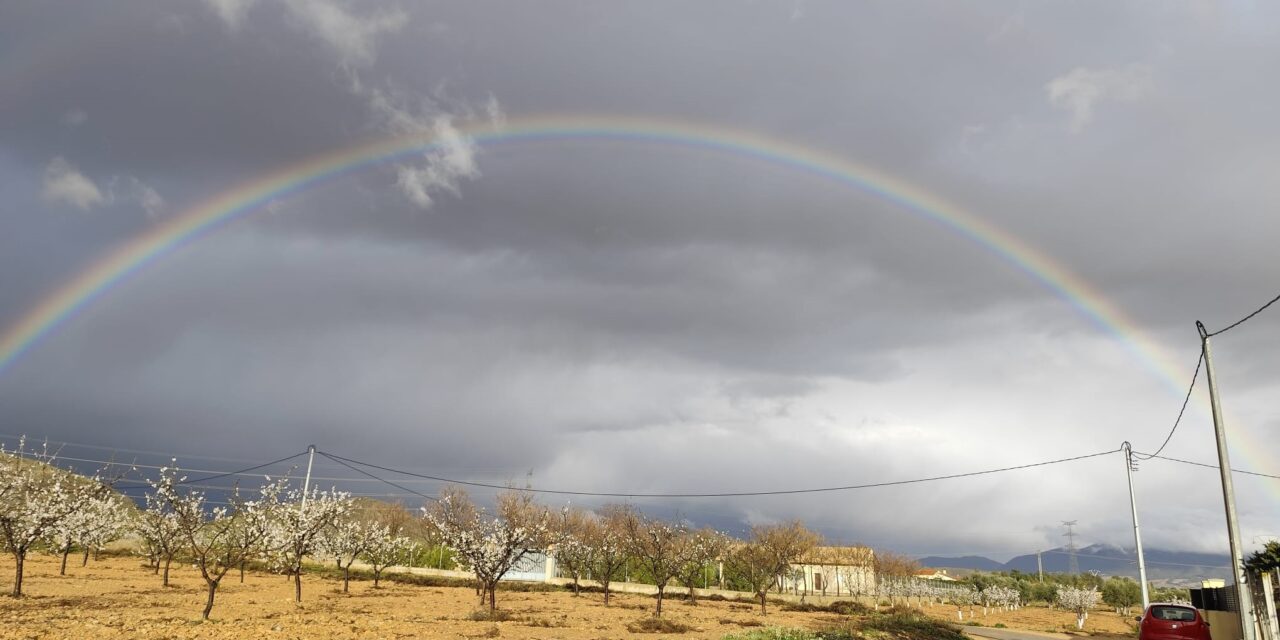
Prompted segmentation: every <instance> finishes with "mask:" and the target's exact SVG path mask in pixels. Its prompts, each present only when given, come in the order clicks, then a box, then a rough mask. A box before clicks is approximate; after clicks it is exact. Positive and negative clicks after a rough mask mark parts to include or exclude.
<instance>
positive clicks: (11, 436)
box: [0, 433, 252, 466]
mask: <svg viewBox="0 0 1280 640" xmlns="http://www.w3.org/2000/svg"><path fill="white" fill-rule="evenodd" d="M26 438H27V436H25V435H18V434H12V433H0V439H8V440H22V439H26ZM41 442H49V443H51V444H58V445H60V446H59V449H61V448H62V447H74V448H77V449H97V450H99V451H111V452H117V451H119V452H122V453H137V454H141V455H146V456H160V457H162V458H197V459H199V460H212V461H214V462H252V461H251V460H246V459H244V458H221V457H217V456H204V455H198V454H194V453H165V452H163V451H148V450H145V449H126V448H124V447H107V446H103V445H98V444H88V443H85V442H71V441H69V440H49V439H47V438H46V439H44V440H41ZM133 466H139V465H133Z"/></svg>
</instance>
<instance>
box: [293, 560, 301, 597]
mask: <svg viewBox="0 0 1280 640" xmlns="http://www.w3.org/2000/svg"><path fill="white" fill-rule="evenodd" d="M293 601H294V602H302V567H298V568H296V569H294V571H293Z"/></svg>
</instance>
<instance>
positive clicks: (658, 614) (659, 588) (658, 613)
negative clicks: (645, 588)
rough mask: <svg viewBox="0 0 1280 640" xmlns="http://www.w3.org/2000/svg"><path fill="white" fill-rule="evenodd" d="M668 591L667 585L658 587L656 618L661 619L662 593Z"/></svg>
mask: <svg viewBox="0 0 1280 640" xmlns="http://www.w3.org/2000/svg"><path fill="white" fill-rule="evenodd" d="M666 590H667V585H665V584H660V585H658V608H657V609H655V610H654V612H653V615H655V616H659V617H661V616H662V592H664V591H666Z"/></svg>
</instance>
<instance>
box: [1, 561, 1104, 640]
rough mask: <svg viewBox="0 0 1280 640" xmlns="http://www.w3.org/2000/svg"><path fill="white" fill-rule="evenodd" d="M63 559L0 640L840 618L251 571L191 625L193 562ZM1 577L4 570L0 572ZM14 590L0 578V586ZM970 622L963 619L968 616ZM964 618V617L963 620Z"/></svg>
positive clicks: (601, 633) (550, 631)
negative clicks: (162, 567) (485, 603)
mask: <svg viewBox="0 0 1280 640" xmlns="http://www.w3.org/2000/svg"><path fill="white" fill-rule="evenodd" d="M78 565H79V563H78V562H72V566H70V567H68V574H69V575H67V576H65V577H63V576H58V575H57V572H58V565H57V561H56V559H55V558H52V557H49V556H42V555H34V556H32V557H30V558H29V559H28V560H27V577H26V581H25V590H26V592H27V597H25V598H23V599H21V600H13V599H10V598H6V597H0V638H76V639H80V638H95V639H97V638H102V639H116V638H121V639H122V638H166V639H169V638H172V639H179V638H234V639H236V640H243V639H244V638H281V639H284V638H495V637H496V638H539V639H551V638H559V639H565V640H597V639H613V638H658V637H679V638H689V639H695V638H696V639H704V638H705V639H712V638H714V639H719V638H722V637H723V636H724V635H726V634H729V633H735V632H739V631H743V630H747V629H749V628H751V627H755V626H759V624H760V623H763V624H764V625H765V626H770V627H772V626H782V627H802V628H810V629H819V628H822V627H826V626H830V625H834V624H838V623H839V622H841V621H842V620H844V618H842V617H841V616H837V615H835V614H828V613H798V612H788V611H782V610H781V607H776V606H771V607H770V612H769V615H768V616H766V617H764V618H761V616H760V614H759V612H758V608H757V607H756V606H755V605H750V604H747V603H737V602H710V601H703V602H700V603H699V605H698V606H696V607H695V606H689V605H688V604H685V603H684V602H683V601H682V600H667V602H666V604H665V605H664V607H663V608H664V612H663V617H664V618H668V619H670V620H674V621H678V622H682V623H685V624H687V625H690V626H692V627H694V630H693V631H690V632H688V633H684V634H679V635H667V636H663V635H657V634H639V633H636V634H633V633H631V632H629V631H628V630H627V625H628V624H629V623H634V622H637V621H639V620H641V619H644V618H647V617H649V616H650V615H651V614H652V611H653V606H654V599H653V598H651V597H644V596H638V595H627V594H619V595H615V596H614V598H613V605H612V606H610V607H608V608H606V607H605V606H604V604H603V602H602V599H601V596H600V594H584V595H583V596H582V597H580V598H575V597H573V596H572V595H571V594H570V593H568V592H550V593H543V592H534V593H516V592H505V591H499V593H498V606H499V608H500V609H503V610H505V611H507V612H509V613H511V614H512V619H511V620H510V621H506V622H496V623H495V622H476V621H472V620H469V619H468V616H469V615H470V614H471V612H472V611H474V610H475V609H476V608H477V599H476V597H475V595H474V592H473V591H472V590H470V589H463V588H453V587H423V586H414V585H402V584H397V583H394V582H384V583H383V586H382V588H380V589H376V590H375V589H373V587H372V583H371V582H363V581H361V582H356V581H353V582H352V583H351V593H350V594H349V595H344V594H342V593H341V588H342V583H341V582H340V581H337V580H331V579H325V578H322V577H319V576H314V575H312V576H304V577H303V585H302V589H303V602H302V604H301V605H296V604H295V603H294V602H293V583H292V582H290V581H288V580H286V578H285V577H284V576H278V575H272V574H254V573H251V574H249V575H248V576H247V577H246V579H245V583H244V584H243V585H242V584H240V583H239V580H238V577H237V575H236V574H235V573H234V572H233V573H231V574H229V575H228V576H227V578H226V579H224V581H223V584H222V586H221V588H220V589H219V590H218V598H217V602H216V603H215V605H214V609H213V615H212V619H211V620H210V621H209V622H201V621H200V610H201V609H202V608H203V606H204V597H205V591H204V581H203V580H202V579H201V578H200V575H199V574H198V573H197V572H196V571H195V570H194V569H193V568H192V567H190V566H174V567H173V570H172V574H171V578H170V582H171V584H172V586H171V587H169V588H167V589H166V588H163V587H161V586H160V577H159V576H157V575H153V574H152V573H151V570H149V569H147V568H146V567H144V566H143V565H142V562H141V561H140V560H138V559H136V558H104V559H102V560H101V561H90V563H89V566H88V567H84V568H82V567H80V566H78ZM5 570H6V573H4V574H0V575H5V576H6V577H8V576H9V574H11V572H12V565H11V564H9V565H7V566H6V569H5ZM10 584H11V583H10V582H8V580H4V581H3V588H4V589H5V590H7V589H8V588H9V585H10ZM978 611H979V615H978V617H977V618H976V622H977V623H980V624H982V625H984V626H988V627H990V626H995V625H996V624H997V623H1003V624H1005V625H1007V626H1008V627H1009V628H1022V629H1029V630H1033V631H1058V632H1061V631H1065V630H1067V629H1074V617H1073V616H1072V614H1070V613H1066V612H1063V611H1051V610H1049V609H1044V608H1030V609H1023V610H1021V611H1012V612H994V611H993V612H991V613H989V614H988V615H986V616H982V615H981V610H980V609H979V610H978ZM925 612H926V613H929V614H930V615H932V616H934V617H937V618H939V619H946V620H949V621H955V608H954V607H949V606H941V605H939V606H934V607H926V608H925ZM966 618H967V616H966ZM965 622H966V623H968V622H969V620H968V619H966V621H965ZM1085 630H1086V631H1087V632H1093V633H1111V634H1125V633H1128V632H1129V627H1128V626H1127V623H1125V622H1124V620H1123V618H1122V617H1121V616H1119V615H1117V614H1114V613H1109V612H1102V611H1098V612H1095V613H1093V614H1091V615H1090V617H1089V622H1088V623H1087V624H1086V625H1085Z"/></svg>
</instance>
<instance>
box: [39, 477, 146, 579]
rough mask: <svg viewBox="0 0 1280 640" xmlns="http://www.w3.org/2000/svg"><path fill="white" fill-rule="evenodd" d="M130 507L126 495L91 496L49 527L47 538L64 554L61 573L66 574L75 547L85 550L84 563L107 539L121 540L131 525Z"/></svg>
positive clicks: (107, 541) (106, 494)
mask: <svg viewBox="0 0 1280 640" xmlns="http://www.w3.org/2000/svg"><path fill="white" fill-rule="evenodd" d="M127 514H128V509H127V508H126V507H125V505H124V504H123V498H121V497H120V496H119V495H117V494H115V493H110V492H108V493H105V494H103V495H100V496H91V497H89V498H88V499H86V500H85V501H84V503H83V504H82V505H81V507H80V508H79V509H77V510H76V511H74V512H72V513H71V514H69V515H68V516H67V517H66V518H63V519H62V520H61V521H60V522H58V523H57V524H56V525H54V526H53V528H52V529H51V530H50V532H49V534H48V537H47V540H48V543H49V545H50V547H52V548H53V550H54V551H55V552H57V553H58V554H59V555H61V556H62V565H61V568H60V569H59V573H58V575H64V576H65V575H67V556H69V555H70V554H71V550H72V548H76V547H78V548H80V549H82V550H83V551H84V560H83V561H82V562H81V563H80V564H81V566H84V565H85V564H87V563H88V561H89V552H90V551H92V552H94V553H97V552H98V551H101V550H102V549H103V548H104V547H105V546H106V545H107V544H108V543H110V542H111V541H113V540H118V539H119V538H120V537H121V536H122V535H124V531H125V529H126V527H127V526H128V524H129V523H128V516H127Z"/></svg>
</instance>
